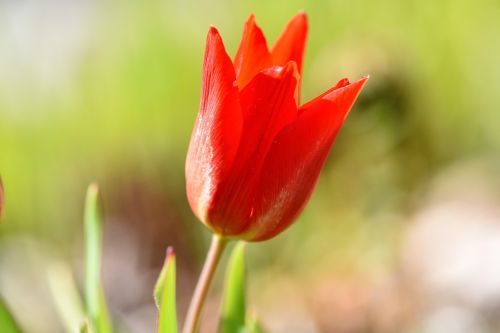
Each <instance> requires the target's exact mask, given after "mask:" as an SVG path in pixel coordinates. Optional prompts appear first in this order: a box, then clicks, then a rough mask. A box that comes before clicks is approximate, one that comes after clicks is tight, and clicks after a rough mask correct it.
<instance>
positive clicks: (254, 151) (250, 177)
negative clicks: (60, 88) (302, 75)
mask: <svg viewBox="0 0 500 333" xmlns="http://www.w3.org/2000/svg"><path fill="white" fill-rule="evenodd" d="M295 75H296V65H295V63H293V62H290V63H289V64H287V65H286V66H285V67H279V68H278V67H273V68H269V69H268V70H265V71H262V72H260V73H258V74H257V75H256V76H255V78H254V79H253V80H252V81H251V82H250V83H249V84H248V85H247V86H246V87H245V88H244V89H243V91H242V92H241V93H240V99H241V105H242V109H243V129H242V134H241V142H240V147H239V149H238V153H237V155H236V159H235V163H234V165H233V168H232V170H231V176H230V177H228V178H227V179H225V182H224V184H223V185H221V186H220V189H221V190H220V192H217V194H216V198H215V199H214V205H213V206H214V208H215V209H219V208H222V209H221V210H218V211H213V212H212V213H213V214H212V213H211V216H210V220H211V221H224V224H223V225H220V226H219V227H220V230H219V232H220V233H221V234H223V235H235V234H238V233H239V232H240V231H241V230H242V229H244V228H245V226H246V223H247V222H248V221H249V220H250V218H251V216H252V211H251V205H252V202H253V200H254V199H253V197H252V195H253V194H254V191H253V188H254V185H255V183H256V182H257V178H258V176H259V174H260V172H261V171H260V170H261V168H262V164H263V161H264V158H265V156H266V155H267V152H268V150H269V148H270V146H271V145H272V141H273V139H274V138H275V137H276V134H277V133H278V132H279V131H280V130H281V129H282V128H283V127H284V126H286V125H287V124H290V123H291V122H293V121H294V120H295V119H296V117H297V105H296V103H295V100H294V91H295V87H296V85H297V80H296V76H295Z"/></svg>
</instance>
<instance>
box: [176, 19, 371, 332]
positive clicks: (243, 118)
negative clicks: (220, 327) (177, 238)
mask: <svg viewBox="0 0 500 333" xmlns="http://www.w3.org/2000/svg"><path fill="white" fill-rule="evenodd" d="M306 37H307V17H306V15H305V14H304V13H299V14H297V15H296V16H295V17H293V18H292V20H290V22H289V23H288V25H287V26H286V27H285V30H284V31H283V33H282V34H281V35H280V36H279V37H278V40H277V41H276V43H275V44H274V46H273V47H272V48H271V49H269V48H268V47H267V43H266V39H265V37H264V34H263V33H262V31H261V30H260V28H259V27H258V26H257V24H256V23H255V18H254V16H253V15H251V16H250V18H249V19H248V21H247V22H246V25H245V29H244V32H243V38H242V39H241V43H240V46H239V48H238V51H237V52H236V56H235V57H234V59H233V60H231V58H230V57H229V55H228V54H227V52H226V50H225V47H224V44H223V42H222V38H221V37H220V35H219V32H218V31H217V29H216V28H215V27H211V28H210V30H209V32H208V37H207V43H206V50H205V59H204V62H203V77H202V89H201V102H200V110H199V113H198V117H197V119H196V122H195V125H194V130H193V134H192V136H191V143H190V145H189V151H188V155H187V160H186V187H187V196H188V200H189V204H190V206H191V208H192V210H193V211H194V213H195V214H196V216H197V217H198V218H199V219H200V220H201V221H202V222H203V223H204V224H205V225H206V226H207V227H208V228H209V229H210V230H212V232H213V233H214V236H213V238H212V243H211V245H210V249H209V251H208V254H207V259H206V261H205V264H204V267H203V270H202V272H201V275H200V278H199V280H198V284H197V286H196V289H195V291H194V294H193V298H192V299H191V304H190V306H189V309H188V313H187V315H186V320H185V324H184V327H183V332H184V333H194V332H197V329H198V325H199V320H200V314H201V310H202V307H203V303H204V301H205V298H206V295H207V292H208V287H209V285H210V283H211V280H212V278H213V275H214V272H215V269H216V267H217V264H218V262H219V260H220V257H221V254H222V252H223V250H224V248H225V245H226V243H227V241H228V240H230V239H241V240H246V241H262V240H266V239H269V238H272V237H274V236H276V235H277V234H279V233H280V232H282V231H283V230H284V229H285V228H287V227H288V226H289V225H290V224H291V223H292V222H293V221H294V220H295V219H296V218H297V216H298V215H299V214H300V212H301V211H302V209H303V208H304V206H305V204H306V203H307V201H308V199H309V197H310V196H311V193H312V191H313V189H314V187H315V185H316V182H317V180H318V177H319V173H320V171H321V169H322V168H323V165H324V164H325V160H326V158H327V156H328V153H329V151H330V148H331V147H332V144H333V141H334V139H335V136H336V135H337V133H338V131H339V129H340V127H341V126H342V124H343V122H344V120H345V118H346V116H347V114H348V113H349V110H350V109H351V107H352V105H353V104H354V101H355V100H356V97H357V96H358V94H359V92H360V91H361V88H362V87H363V85H364V83H365V82H366V80H367V79H368V78H367V77H365V78H362V79H361V80H358V81H356V82H353V83H351V82H349V80H347V79H342V80H340V81H339V82H338V83H337V84H336V85H335V86H334V87H333V88H331V89H329V90H327V91H326V92H324V93H322V94H321V95H319V96H318V97H316V98H314V99H312V100H311V101H309V102H307V103H304V104H301V103H300V91H299V87H300V80H301V75H302V64H303V58H304V48H305V42H306Z"/></svg>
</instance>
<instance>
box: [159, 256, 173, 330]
mask: <svg viewBox="0 0 500 333" xmlns="http://www.w3.org/2000/svg"><path fill="white" fill-rule="evenodd" d="M175 280H176V274H175V254H174V252H173V250H172V248H169V249H168V251H167V257H166V258H165V264H164V265H163V268H162V269H161V272H160V276H159V278H158V281H157V282H156V287H155V301H156V303H157V307H158V312H159V314H158V333H176V332H177V301H176V292H175V286H176V281H175Z"/></svg>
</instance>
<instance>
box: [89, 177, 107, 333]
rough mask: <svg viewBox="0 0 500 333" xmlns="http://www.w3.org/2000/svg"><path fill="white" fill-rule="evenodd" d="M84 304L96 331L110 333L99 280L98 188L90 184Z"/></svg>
mask: <svg viewBox="0 0 500 333" xmlns="http://www.w3.org/2000/svg"><path fill="white" fill-rule="evenodd" d="M84 225H85V306H86V310H87V314H88V315H89V317H90V321H91V323H90V326H91V327H93V328H94V329H95V331H96V333H111V332H112V328H111V322H110V320H109V315H108V309H107V306H106V301H105V298H104V291H103V288H102V282H101V257H102V217H101V210H100V207H99V188H98V186H97V185H96V184H91V185H90V186H89V188H88V190H87V198H86V202H85V218H84Z"/></svg>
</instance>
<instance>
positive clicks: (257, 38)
mask: <svg viewBox="0 0 500 333" xmlns="http://www.w3.org/2000/svg"><path fill="white" fill-rule="evenodd" d="M233 63H234V68H235V71H236V77H237V80H238V87H239V88H240V90H242V89H243V88H244V87H245V86H246V85H247V84H248V83H249V82H250V81H251V80H252V78H253V77H254V76H255V75H256V74H257V73H258V72H260V71H261V70H263V69H264V68H267V67H270V66H272V61H271V55H270V53H269V49H268V47H267V42H266V38H265V37H264V33H263V32H262V30H261V29H260V28H259V27H258V26H257V24H256V23H255V16H254V15H250V17H249V18H248V20H247V22H246V24H245V29H244V31H243V37H242V38H241V43H240V46H239V48H238V51H237V52H236V56H235V57H234V62H233ZM285 63H286V62H283V63H282V64H281V65H284V64H285Z"/></svg>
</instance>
